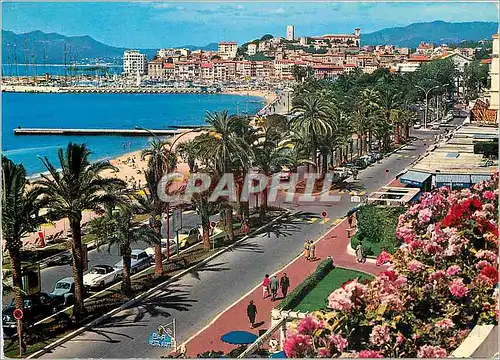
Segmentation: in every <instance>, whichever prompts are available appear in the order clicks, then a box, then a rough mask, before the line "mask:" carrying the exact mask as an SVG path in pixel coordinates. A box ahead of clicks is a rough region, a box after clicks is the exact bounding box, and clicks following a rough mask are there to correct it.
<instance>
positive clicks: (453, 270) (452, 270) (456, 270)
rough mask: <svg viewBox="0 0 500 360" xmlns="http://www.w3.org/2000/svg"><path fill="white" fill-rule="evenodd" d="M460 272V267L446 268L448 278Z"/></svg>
mask: <svg viewBox="0 0 500 360" xmlns="http://www.w3.org/2000/svg"><path fill="white" fill-rule="evenodd" d="M460 271H462V269H460V266H458V265H452V266H450V267H449V268H448V270H447V271H446V273H447V274H448V276H453V275H456V274H458V273H459V272H460Z"/></svg>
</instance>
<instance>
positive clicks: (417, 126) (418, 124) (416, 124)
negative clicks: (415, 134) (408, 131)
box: [413, 122, 422, 129]
mask: <svg viewBox="0 0 500 360" xmlns="http://www.w3.org/2000/svg"><path fill="white" fill-rule="evenodd" d="M421 127H422V124H420V123H419V122H417V123H415V124H413V128H414V129H420V128H421Z"/></svg>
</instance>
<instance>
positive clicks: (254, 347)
mask: <svg viewBox="0 0 500 360" xmlns="http://www.w3.org/2000/svg"><path fill="white" fill-rule="evenodd" d="M286 320H287V318H286V317H284V318H282V319H280V320H279V321H278V322H277V323H275V324H274V325H273V326H272V327H271V328H270V329H269V330H267V331H266V332H265V333H264V334H262V335H261V336H260V337H259V338H258V339H257V340H255V342H254V343H253V344H252V345H250V346H249V347H248V348H247V349H246V350H245V351H243V352H242V353H241V354H240V356H238V359H242V358H247V357H249V355H252V354H253V353H254V352H255V351H257V350H258V349H259V348H260V347H261V346H262V345H263V344H264V343H265V342H266V341H268V340H269V339H270V338H271V336H273V334H274V333H275V332H276V330H278V329H281V327H282V326H284V325H285V324H286Z"/></svg>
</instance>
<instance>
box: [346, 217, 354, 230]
mask: <svg viewBox="0 0 500 360" xmlns="http://www.w3.org/2000/svg"><path fill="white" fill-rule="evenodd" d="M353 220H354V219H353V216H352V214H351V215H349V216H348V217H347V221H349V227H350V228H352V222H353Z"/></svg>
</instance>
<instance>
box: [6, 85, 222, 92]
mask: <svg viewBox="0 0 500 360" xmlns="http://www.w3.org/2000/svg"><path fill="white" fill-rule="evenodd" d="M2 92H24V93H71V94H216V93H219V92H220V91H219V90H218V89H216V88H212V87H189V88H179V87H112V86H102V87H97V86H64V87H61V86H34V85H11V84H3V85H2Z"/></svg>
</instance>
